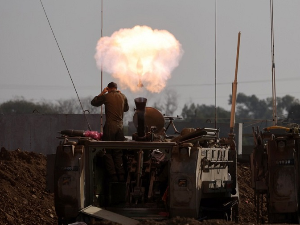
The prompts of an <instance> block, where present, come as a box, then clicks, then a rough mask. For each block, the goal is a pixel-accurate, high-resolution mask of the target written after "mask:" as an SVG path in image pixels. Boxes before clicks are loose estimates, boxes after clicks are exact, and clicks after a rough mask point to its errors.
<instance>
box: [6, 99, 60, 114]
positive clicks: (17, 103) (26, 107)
mask: <svg viewBox="0 0 300 225" xmlns="http://www.w3.org/2000/svg"><path fill="white" fill-rule="evenodd" d="M35 112H38V113H43V114H57V113H58V111H57V110H56V107H55V106H54V104H52V103H50V102H46V101H43V102H42V103H34V102H31V101H27V100H25V99H24V98H23V97H17V98H15V99H13V100H10V101H7V102H4V103H2V104H1V105H0V113H3V114H20V113H35Z"/></svg>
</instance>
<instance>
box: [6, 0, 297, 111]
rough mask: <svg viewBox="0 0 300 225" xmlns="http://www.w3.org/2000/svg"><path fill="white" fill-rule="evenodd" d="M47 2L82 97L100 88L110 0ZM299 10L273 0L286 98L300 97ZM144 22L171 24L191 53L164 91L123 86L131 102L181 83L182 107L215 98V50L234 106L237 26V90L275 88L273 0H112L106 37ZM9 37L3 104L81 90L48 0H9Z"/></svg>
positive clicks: (225, 93)
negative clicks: (99, 49) (99, 48)
mask: <svg viewBox="0 0 300 225" xmlns="http://www.w3.org/2000/svg"><path fill="white" fill-rule="evenodd" d="M42 2H43V4H44V7H45V10H46V13H47V15H48V18H49V21H50V24H51V27H52V29H53V31H54V34H55V36H56V39H57V42H58V44H59V46H60V49H61V52H62V54H63V57H64V59H65V62H66V64H67V67H68V69H69V72H70V75H71V77H72V79H73V82H74V84H75V87H76V89H77V91H78V94H79V97H80V98H85V97H88V96H91V97H93V96H95V95H98V94H99V93H100V92H101V90H100V89H101V76H100V74H101V72H100V70H99V69H98V67H97V65H96V60H95V58H94V56H95V54H96V45H97V42H98V40H99V39H100V37H101V0H97V1H96V0H89V1H79V0H63V1H50V0H43V1H42ZM215 12H216V13H215ZM299 12H300V1H299V0H286V1H282V0H274V21H273V23H274V39H275V46H274V47H275V65H276V91H277V96H278V97H282V96H285V95H291V96H294V97H296V98H297V99H300V90H299V84H300V74H299V71H300V44H299V41H300V13H299ZM215 19H216V21H215ZM137 25H139V26H147V27H150V28H152V29H153V30H165V31H168V32H169V33H170V34H172V35H173V36H174V37H175V39H176V40H177V41H178V42H179V43H180V45H181V48H182V51H183V54H182V56H181V58H180V59H179V60H178V66H176V67H175V68H174V69H172V72H171V74H170V77H169V78H168V79H167V80H166V86H165V87H164V89H163V90H162V91H161V92H159V93H151V92H150V91H148V90H146V89H143V90H142V91H139V92H131V90H130V89H129V88H127V89H121V91H122V92H123V93H124V94H125V95H126V96H127V97H128V100H129V102H130V104H133V103H134V98H136V97H145V98H147V99H148V104H147V105H148V106H152V105H153V103H154V102H161V103H162V102H163V99H164V91H166V90H175V91H176V92H177V93H178V103H179V106H178V110H177V114H180V113H181V109H182V108H183V106H184V104H190V103H195V104H200V105H201V104H206V105H214V104H215V59H216V68H217V70H216V77H217V91H216V92H217V95H216V99H217V106H220V107H223V108H225V109H226V110H230V106H229V105H228V99H229V95H230V94H231V84H232V82H233V80H234V74H235V66H236V53H237V40H238V32H241V39H240V54H239V65H238V92H242V93H245V94H246V95H252V94H254V95H256V96H257V97H258V98H260V99H265V98H267V97H272V89H271V88H272V86H271V76H272V72H271V19H270V1H267V0H223V1H221V0H216V1H213V0H189V1H182V0H163V1H161V0H151V1H150V0H148V1H140V0H128V1H120V0H103V30H102V31H103V37H110V36H111V35H112V34H113V33H114V32H116V31H119V30H120V29H132V28H133V27H135V26H137ZM215 25H216V26H215ZM215 31H216V32H215ZM215 37H216V39H215ZM0 40H1V41H0V49H1V51H0V74H1V76H0V103H2V102H5V101H8V100H11V99H13V98H14V97H18V96H23V97H24V98H25V99H27V100H34V101H37V102H38V101H41V100H47V101H56V100H58V99H68V98H77V96H76V92H75V90H74V88H73V85H72V82H71V79H70V77H69V74H68V71H67V69H66V66H65V64H64V61H63V59H62V57H61V54H60V51H59V49H58V47H57V45H56V42H55V39H54V37H53V35H52V32H51V29H50V27H49V24H48V21H47V18H46V16H45V14H44V11H43V8H42V6H41V3H40V1H38V0H30V1H29V0H25V1H19V0H9V1H7V0H0ZM215 40H216V54H215ZM110 81H115V82H117V83H118V81H119V80H118V79H116V78H115V77H113V76H112V74H109V73H107V72H104V73H103V87H105V86H106V85H107V84H108V83H109V82H110ZM75 104H76V103H75Z"/></svg>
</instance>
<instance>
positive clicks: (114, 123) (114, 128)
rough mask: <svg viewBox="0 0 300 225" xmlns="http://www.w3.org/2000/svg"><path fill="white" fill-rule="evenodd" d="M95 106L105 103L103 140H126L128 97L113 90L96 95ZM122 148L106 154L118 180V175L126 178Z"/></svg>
mask: <svg viewBox="0 0 300 225" xmlns="http://www.w3.org/2000/svg"><path fill="white" fill-rule="evenodd" d="M91 104H92V105H93V106H101V105H102V104H104V105H105V116H106V121H105V124H104V127H103V137H102V140H103V141H124V131H123V114H124V112H127V111H128V109H129V106H128V101H127V98H126V96H125V95H124V94H122V93H121V92H120V91H117V90H116V91H111V92H109V93H107V94H104V95H99V96H96V97H94V99H93V100H92V101H91ZM122 155H123V154H122V150H121V149H114V150H112V149H108V150H106V154H105V156H104V157H105V166H106V169H107V171H108V173H109V175H110V177H112V180H113V181H117V180H115V179H116V175H118V176H119V179H120V180H123V179H124V173H125V171H124V168H123V160H122Z"/></svg>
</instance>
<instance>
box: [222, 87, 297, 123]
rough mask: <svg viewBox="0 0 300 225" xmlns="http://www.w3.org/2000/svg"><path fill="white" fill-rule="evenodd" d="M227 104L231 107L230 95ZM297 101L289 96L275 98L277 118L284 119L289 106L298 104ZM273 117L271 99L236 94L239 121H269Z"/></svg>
mask: <svg viewBox="0 0 300 225" xmlns="http://www.w3.org/2000/svg"><path fill="white" fill-rule="evenodd" d="M228 102H229V104H230V105H231V95H230V96H229V101H228ZM298 102H299V100H298V99H295V98H294V97H292V96H290V95H286V96H284V97H282V98H281V97H277V98H276V111H277V117H278V118H284V117H286V116H285V114H286V113H287V112H288V111H289V109H290V107H291V105H293V104H295V103H298ZM272 117H273V102H272V98H266V99H258V98H257V97H256V96H255V95H251V96H247V95H245V94H243V93H238V95H237V99H236V118H237V120H239V121H243V120H245V119H261V120H267V119H269V120H271V119H272Z"/></svg>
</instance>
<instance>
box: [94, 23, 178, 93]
mask: <svg viewBox="0 0 300 225" xmlns="http://www.w3.org/2000/svg"><path fill="white" fill-rule="evenodd" d="M182 54H183V50H182V47H181V44H180V43H179V42H178V41H177V40H176V38H175V37H174V36H173V35H172V34H171V33H170V32H168V31H166V30H153V29H152V28H150V27H148V26H135V27H133V28H132V29H120V30H119V31H116V32H114V33H113V34H112V35H111V36H110V37H102V38H101V39H100V40H99V41H98V43H97V47H96V54H95V59H96V63H97V67H98V68H99V69H100V70H101V69H102V70H103V71H105V72H107V73H110V74H111V75H112V76H113V77H114V78H116V79H117V80H118V85H119V86H120V87H121V88H122V89H126V88H129V89H130V90H131V91H133V92H137V91H139V90H140V89H141V86H143V87H144V88H146V89H147V90H148V91H150V92H155V93H158V92H160V91H161V90H163V88H164V87H165V86H166V82H167V80H168V79H170V78H171V73H172V71H173V70H174V68H176V67H177V66H178V65H179V61H180V59H181V57H182Z"/></svg>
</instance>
